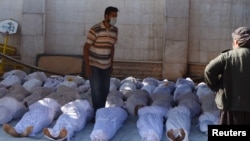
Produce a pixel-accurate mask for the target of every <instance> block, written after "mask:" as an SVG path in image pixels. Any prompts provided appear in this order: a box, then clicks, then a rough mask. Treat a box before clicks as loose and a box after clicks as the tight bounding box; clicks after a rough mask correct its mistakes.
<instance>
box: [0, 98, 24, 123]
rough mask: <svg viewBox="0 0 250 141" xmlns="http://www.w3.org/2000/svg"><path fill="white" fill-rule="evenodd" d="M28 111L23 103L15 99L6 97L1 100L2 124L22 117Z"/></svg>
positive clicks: (0, 119)
mask: <svg viewBox="0 0 250 141" xmlns="http://www.w3.org/2000/svg"><path fill="white" fill-rule="evenodd" d="M26 111H27V108H26V107H25V106H24V105H23V103H22V102H20V101H17V100H16V99H15V98H13V97H8V96H5V97H3V98H1V99H0V113H1V114H0V124H4V123H8V122H9V121H11V120H12V119H15V118H20V117H22V116H23V114H24V113H25V112H26Z"/></svg>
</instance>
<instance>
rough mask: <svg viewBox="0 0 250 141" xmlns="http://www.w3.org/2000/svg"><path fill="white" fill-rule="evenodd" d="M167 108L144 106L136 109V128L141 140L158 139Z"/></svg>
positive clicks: (158, 140) (161, 132) (151, 140)
mask: <svg viewBox="0 0 250 141" xmlns="http://www.w3.org/2000/svg"><path fill="white" fill-rule="evenodd" d="M166 112H167V109H165V108H163V107H159V106H146V107H143V108H141V109H139V111H138V115H139V119H138V120H137V128H138V130H139V134H140V136H141V138H142V139H141V140H142V141H160V140H161V138H162V134H163V126H164V125H163V120H164V116H165V114H166Z"/></svg>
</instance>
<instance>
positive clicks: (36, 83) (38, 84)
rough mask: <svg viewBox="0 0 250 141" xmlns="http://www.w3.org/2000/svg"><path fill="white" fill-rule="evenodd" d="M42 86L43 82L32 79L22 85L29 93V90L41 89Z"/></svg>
mask: <svg viewBox="0 0 250 141" xmlns="http://www.w3.org/2000/svg"><path fill="white" fill-rule="evenodd" d="M42 84H43V82H42V81H41V80H39V79H36V78H33V79H29V80H27V81H25V82H24V83H23V87H24V88H25V89H26V90H27V91H28V92H30V93H31V90H32V89H33V88H35V87H41V86H42Z"/></svg>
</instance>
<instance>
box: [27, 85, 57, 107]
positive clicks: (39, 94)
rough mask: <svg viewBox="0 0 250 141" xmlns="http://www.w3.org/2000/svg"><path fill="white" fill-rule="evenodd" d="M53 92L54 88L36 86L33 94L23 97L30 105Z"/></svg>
mask: <svg viewBox="0 0 250 141" xmlns="http://www.w3.org/2000/svg"><path fill="white" fill-rule="evenodd" d="M52 92H54V91H53V89H52V88H47V87H35V88H33V89H32V90H31V94H30V95H29V96H27V97H25V98H24V99H23V103H26V104H27V105H28V106H29V105H31V104H33V103H35V102H37V101H38V100H41V99H43V98H45V97H46V96H48V95H49V94H51V93H52Z"/></svg>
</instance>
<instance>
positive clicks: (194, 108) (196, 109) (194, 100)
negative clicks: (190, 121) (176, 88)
mask: <svg viewBox="0 0 250 141" xmlns="http://www.w3.org/2000/svg"><path fill="white" fill-rule="evenodd" d="M177 100H178V101H176V103H177V105H178V106H181V105H182V106H185V107H188V109H189V110H190V116H191V118H194V117H196V116H198V115H199V114H200V113H201V105H200V103H199V98H198V96H197V95H196V94H195V93H188V94H183V95H180V96H179V97H178V99H177Z"/></svg>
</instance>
